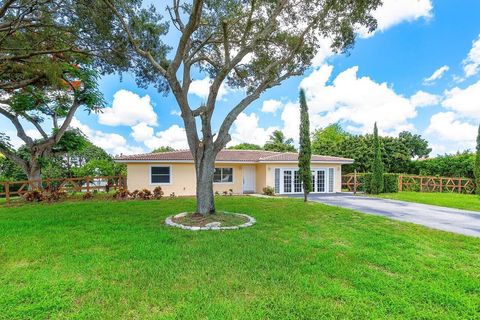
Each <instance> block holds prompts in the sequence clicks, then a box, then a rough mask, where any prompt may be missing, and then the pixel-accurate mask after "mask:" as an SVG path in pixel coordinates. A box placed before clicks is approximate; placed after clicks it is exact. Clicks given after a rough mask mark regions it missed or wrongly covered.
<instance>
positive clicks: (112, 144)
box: [70, 118, 145, 155]
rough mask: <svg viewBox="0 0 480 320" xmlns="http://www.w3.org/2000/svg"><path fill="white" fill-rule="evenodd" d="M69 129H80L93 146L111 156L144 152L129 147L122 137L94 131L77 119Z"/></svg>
mask: <svg viewBox="0 0 480 320" xmlns="http://www.w3.org/2000/svg"><path fill="white" fill-rule="evenodd" d="M70 127H72V128H78V129H80V130H81V131H82V132H83V133H84V134H85V135H86V136H87V138H88V139H89V140H90V141H91V142H92V143H93V144H95V145H96V146H99V147H100V148H102V149H105V150H106V151H107V152H109V153H111V154H114V155H118V154H137V153H143V152H145V150H143V148H141V147H138V146H132V145H129V144H128V143H127V140H126V139H125V138H124V137H123V136H121V135H119V134H116V133H106V132H103V131H100V130H94V129H92V128H90V127H89V126H88V125H86V124H83V123H81V122H80V121H79V120H78V119H77V118H73V119H72V122H71V123H70Z"/></svg>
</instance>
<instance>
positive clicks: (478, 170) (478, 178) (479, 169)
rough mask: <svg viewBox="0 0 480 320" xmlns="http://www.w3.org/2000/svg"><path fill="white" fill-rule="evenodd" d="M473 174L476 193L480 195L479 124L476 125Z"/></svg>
mask: <svg viewBox="0 0 480 320" xmlns="http://www.w3.org/2000/svg"><path fill="white" fill-rule="evenodd" d="M473 173H474V174H475V183H476V185H477V190H476V194H477V195H480V126H479V127H478V135H477V154H476V157H475V167H474V168H473Z"/></svg>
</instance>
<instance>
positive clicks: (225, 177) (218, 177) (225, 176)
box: [213, 168, 233, 183]
mask: <svg viewBox="0 0 480 320" xmlns="http://www.w3.org/2000/svg"><path fill="white" fill-rule="evenodd" d="M213 182H215V183H233V168H215V173H214V174H213Z"/></svg>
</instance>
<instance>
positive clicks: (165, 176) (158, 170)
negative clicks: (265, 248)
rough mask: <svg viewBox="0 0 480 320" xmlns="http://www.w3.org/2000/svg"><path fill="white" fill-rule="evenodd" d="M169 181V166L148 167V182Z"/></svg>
mask: <svg viewBox="0 0 480 320" xmlns="http://www.w3.org/2000/svg"><path fill="white" fill-rule="evenodd" d="M170 181H171V169H170V167H169V166H152V167H150V182H151V183H152V184H168V183H170Z"/></svg>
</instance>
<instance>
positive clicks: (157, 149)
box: [152, 146, 175, 153]
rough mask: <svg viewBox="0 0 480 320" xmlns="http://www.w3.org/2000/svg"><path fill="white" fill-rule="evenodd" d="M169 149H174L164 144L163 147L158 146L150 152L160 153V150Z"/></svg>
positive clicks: (165, 150)
mask: <svg viewBox="0 0 480 320" xmlns="http://www.w3.org/2000/svg"><path fill="white" fill-rule="evenodd" d="M170 151H175V149H174V148H172V147H169V146H165V147H163V146H162V147H158V148H156V149H154V150H153V151H152V153H162V152H170Z"/></svg>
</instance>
